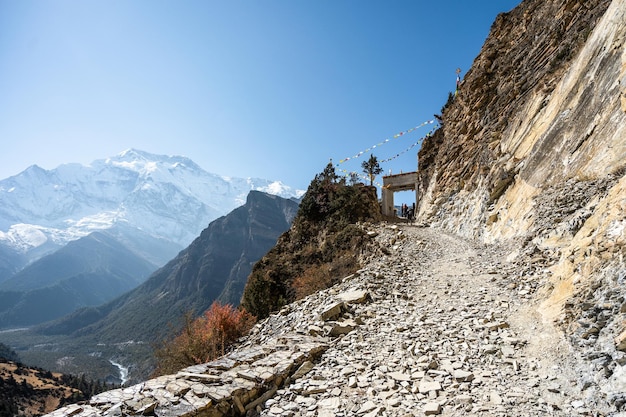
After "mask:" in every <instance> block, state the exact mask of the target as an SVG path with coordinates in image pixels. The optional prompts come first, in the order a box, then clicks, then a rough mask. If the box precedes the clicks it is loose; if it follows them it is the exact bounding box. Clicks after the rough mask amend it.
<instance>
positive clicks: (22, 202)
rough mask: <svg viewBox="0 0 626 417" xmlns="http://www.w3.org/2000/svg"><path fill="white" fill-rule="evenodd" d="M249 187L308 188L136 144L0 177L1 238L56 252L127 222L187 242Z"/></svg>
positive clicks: (25, 248) (19, 246)
mask: <svg viewBox="0 0 626 417" xmlns="http://www.w3.org/2000/svg"><path fill="white" fill-rule="evenodd" d="M250 190H259V191H264V192H267V193H269V194H274V195H278V196H281V197H284V198H290V197H300V196H301V195H302V194H303V191H300V190H294V189H292V188H290V187H288V186H286V185H284V184H283V183H281V182H277V181H269V180H263V179H257V178H234V177H224V176H220V175H217V174H212V173H209V172H206V171H205V170H203V169H202V168H200V167H199V166H198V165H196V164H195V163H194V162H193V161H192V160H191V159H189V158H186V157H182V156H163V155H154V154H150V153H148V152H143V151H139V150H136V149H129V150H126V151H124V152H122V153H120V154H118V155H116V156H114V157H111V158H107V159H102V160H96V161H94V162H92V163H91V164H90V165H87V166H85V165H81V164H75V163H70V164H64V165H61V166H59V167H57V168H55V169H52V170H44V169H42V168H40V167H38V166H36V165H33V166H31V167H30V168H28V169H26V170H25V171H23V172H21V173H20V174H18V175H15V176H13V177H10V178H7V179H4V180H1V181H0V244H1V245H3V246H6V247H8V248H11V249H12V250H16V251H18V252H19V253H38V256H41V254H42V252H43V253H46V252H49V250H44V249H43V248H48V247H49V248H50V249H53V248H58V247H60V246H62V245H64V244H66V243H67V242H69V241H72V240H75V239H78V238H80V237H83V236H86V235H88V234H89V233H91V232H93V231H96V230H103V229H110V228H112V227H113V226H123V227H124V228H126V229H127V228H129V227H130V228H133V229H139V230H141V231H142V232H143V233H147V234H149V235H151V236H153V237H155V238H159V239H166V240H169V241H171V242H174V243H176V244H177V245H179V246H180V247H181V248H183V247H186V246H187V245H188V244H189V243H190V242H191V241H192V240H193V239H194V238H196V237H197V236H198V235H199V233H200V232H201V231H202V230H203V229H204V228H205V227H206V226H207V225H208V224H209V222H210V221H212V220H214V219H216V218H217V217H220V216H222V215H225V214H226V213H228V212H230V211H231V210H233V209H234V208H236V207H238V206H241V205H243V204H244V203H245V201H246V196H247V195H248V192H249V191H250ZM30 260H32V259H30Z"/></svg>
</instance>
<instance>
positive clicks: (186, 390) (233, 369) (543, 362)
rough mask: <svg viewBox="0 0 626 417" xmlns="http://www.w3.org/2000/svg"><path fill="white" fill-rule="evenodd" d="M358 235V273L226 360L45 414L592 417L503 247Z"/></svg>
mask: <svg viewBox="0 0 626 417" xmlns="http://www.w3.org/2000/svg"><path fill="white" fill-rule="evenodd" d="M369 227H370V229H369V230H370V235H371V236H372V239H376V240H377V241H378V242H379V243H380V246H381V253H379V254H372V255H370V258H369V259H368V260H367V262H366V264H367V266H366V267H365V268H364V269H363V270H361V271H359V272H358V273H357V274H355V275H353V276H350V277H347V278H345V279H344V280H343V282H342V283H340V284H339V285H337V286H335V287H333V288H330V289H328V290H325V291H321V292H319V293H317V294H314V295H312V296H310V297H307V298H306V299H303V300H300V301H298V302H296V303H293V304H292V305H290V306H287V307H285V308H284V309H283V310H282V311H281V312H280V313H277V314H275V315H273V316H271V317H270V318H268V319H266V320H264V321H262V322H261V323H259V324H258V325H257V326H255V328H254V329H253V331H252V333H251V334H250V335H249V336H248V337H247V338H246V339H245V340H244V341H243V343H242V344H241V346H239V347H238V348H237V350H235V351H234V352H231V353H230V354H228V355H227V356H226V357H224V358H222V359H220V360H217V361H213V362H211V363H208V364H204V365H198V366H194V367H189V368H187V369H184V370H182V371H181V372H179V373H178V374H176V375H168V376H164V377H160V378H157V379H153V380H150V381H146V382H144V383H142V384H138V385H135V386H132V387H128V388H123V389H119V390H113V391H109V392H107V393H102V394H99V395H97V396H95V397H93V398H92V399H91V400H90V401H89V402H88V403H87V404H78V405H72V406H69V407H65V408H63V409H60V410H57V411H55V412H54V413H51V414H49V416H51V417H58V416H65V415H75V416H121V415H156V416H196V415H197V416H222V415H248V416H258V415H261V416H267V417H270V416H272V417H278V416H280V417H297V416H311V417H314V416H318V417H324V416H365V417H374V416H423V415H442V416H457V415H458V416H460V415H463V416H465V415H475V416H510V415H516V416H545V415H555V416H571V415H598V414H595V413H594V412H593V411H592V410H591V409H590V408H589V407H588V404H587V403H586V401H585V398H582V397H581V396H580V395H579V394H580V392H581V391H580V390H579V389H577V387H576V383H575V382H572V380H571V379H569V378H570V376H569V375H568V372H566V369H567V364H565V363H563V362H559V360H563V357H566V356H567V355H564V354H563V352H560V351H559V349H561V348H563V349H565V346H566V345H565V344H562V343H561V338H560V336H559V335H558V334H557V333H556V332H555V331H554V330H553V329H550V327H549V325H547V324H545V323H542V322H541V321H540V320H538V319H537V317H536V316H535V315H534V314H533V309H532V308H529V302H530V300H531V299H532V296H533V291H534V288H535V287H536V286H537V285H539V284H538V283H537V277H536V276H534V275H533V274H534V273H535V272H536V271H535V272H533V270H532V268H531V269H528V268H527V269H525V270H521V269H520V268H519V265H514V264H511V263H509V262H507V261H506V260H505V259H506V257H507V255H508V254H509V253H510V252H511V251H510V250H506V248H499V249H498V253H496V252H494V248H484V247H475V246H473V245H472V244H470V243H468V242H464V241H462V240H459V239H458V238H456V237H451V236H448V235H445V234H442V232H440V231H437V230H433V229H430V228H420V227H416V226H382V225H381V226H369ZM546 326H547V327H546ZM539 335H542V336H541V337H538V336H539ZM555 364H562V368H561V367H559V366H556V367H555Z"/></svg>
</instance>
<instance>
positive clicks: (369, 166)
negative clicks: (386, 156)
mask: <svg viewBox="0 0 626 417" xmlns="http://www.w3.org/2000/svg"><path fill="white" fill-rule="evenodd" d="M361 167H362V168H363V172H364V173H365V174H367V176H368V177H369V179H370V187H371V186H373V185H374V178H376V175H378V174H380V173H381V172H383V169H382V168H381V167H380V164H379V163H378V158H376V157H375V156H374V155H370V159H368V160H367V161H363V163H362V164H361Z"/></svg>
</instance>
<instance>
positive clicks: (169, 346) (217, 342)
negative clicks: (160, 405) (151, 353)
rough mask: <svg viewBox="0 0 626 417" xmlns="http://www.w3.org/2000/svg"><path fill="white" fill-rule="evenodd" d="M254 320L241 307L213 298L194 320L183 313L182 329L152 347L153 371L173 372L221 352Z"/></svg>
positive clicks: (250, 325)
mask: <svg viewBox="0 0 626 417" xmlns="http://www.w3.org/2000/svg"><path fill="white" fill-rule="evenodd" d="M254 322H255V318H254V316H252V315H250V314H249V313H248V312H246V311H245V310H238V309H235V308H234V307H233V306H232V305H230V304H221V303H219V302H217V301H216V302H214V303H213V304H212V305H211V307H210V308H209V309H208V310H207V311H205V313H204V314H203V315H202V316H200V317H198V318H197V319H195V320H194V319H192V318H191V314H187V315H186V316H185V326H184V328H183V330H182V332H181V333H180V334H179V335H178V336H176V337H175V338H174V339H172V340H170V341H167V342H165V343H164V344H163V346H162V347H161V348H159V349H157V350H156V351H155V356H156V358H157V371H156V372H155V374H156V375H163V374H167V373H172V372H176V371H179V370H180V369H181V368H184V367H186V366H190V365H194V364H200V363H205V362H209V361H211V360H213V359H215V358H218V357H220V356H222V355H224V354H225V353H226V351H227V349H228V347H230V346H231V345H232V344H233V343H234V342H235V341H237V339H239V338H240V337H241V336H243V335H245V334H246V333H247V332H248V331H249V330H250V328H252V325H253V324H254Z"/></svg>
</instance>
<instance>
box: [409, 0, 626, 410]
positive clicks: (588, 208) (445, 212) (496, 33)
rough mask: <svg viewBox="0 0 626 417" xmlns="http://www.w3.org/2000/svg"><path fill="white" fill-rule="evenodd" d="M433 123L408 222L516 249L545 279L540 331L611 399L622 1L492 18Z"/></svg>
mask: <svg viewBox="0 0 626 417" xmlns="http://www.w3.org/2000/svg"><path fill="white" fill-rule="evenodd" d="M442 120H443V126H442V128H441V129H439V131H438V132H436V134H435V135H434V136H433V138H432V139H431V140H430V141H429V142H427V143H425V144H424V146H423V148H422V150H421V151H420V153H419V172H420V177H419V181H420V196H419V197H420V205H419V212H418V221H421V222H423V223H428V224H431V225H433V226H436V227H440V228H443V229H445V230H447V231H450V232H454V233H456V234H459V235H462V236H466V237H469V238H478V239H481V240H482V241H483V242H485V243H498V242H505V241H510V240H511V239H518V240H519V241H520V242H522V243H521V245H520V248H519V251H518V252H519V253H524V254H525V255H528V254H533V253H534V256H535V257H536V259H537V264H538V265H541V266H542V267H543V268H544V270H543V273H542V274H541V275H542V278H545V279H546V281H545V282H547V284H546V285H545V286H543V288H542V291H540V292H539V298H538V299H537V302H538V310H539V311H540V312H541V313H542V316H543V318H544V319H546V320H549V321H555V322H556V323H558V324H560V328H561V329H562V330H564V332H565V334H566V335H567V336H568V337H569V339H570V341H571V344H572V348H573V349H574V350H573V352H575V354H576V355H579V356H580V358H581V360H582V361H585V360H589V361H590V362H589V363H590V364H591V365H590V373H591V374H592V375H594V376H593V377H592V378H594V379H596V380H603V381H604V384H605V385H606V386H612V385H614V382H615V380H619V379H620V378H623V365H624V362H625V359H624V358H623V352H624V351H625V350H626V314H625V313H626V303H625V300H626V293H625V291H624V285H625V283H626V281H625V279H626V261H625V259H624V258H625V255H626V247H625V245H624V243H625V241H626V233H625V232H626V177H625V175H624V174H625V172H626V1H625V0H613V1H604V0H593V1H585V2H580V1H574V0H565V1H558V2H557V1H550V2H544V1H539V0H527V1H524V2H522V4H521V5H520V6H518V7H517V8H516V9H514V10H513V11H512V12H510V13H508V14H503V15H500V16H498V18H497V20H496V22H495V23H494V25H493V27H492V29H491V33H490V35H489V38H488V39H487V41H486V43H485V45H484V47H483V49H482V51H481V53H480V55H479V56H478V57H477V58H476V60H475V61H474V64H473V66H472V68H471V69H470V70H469V71H468V72H467V74H466V76H465V77H464V80H463V82H462V84H461V88H460V94H459V95H458V96H457V98H456V99H455V101H454V102H452V103H450V104H449V105H448V106H447V107H446V108H445V109H444V111H443V114H442ZM513 255H515V254H513ZM598 358H603V359H601V360H598ZM599 362H602V363H603V365H602V366H600V367H598V366H596V365H593V364H594V363H599ZM618 370H622V371H620V372H621V373H620V372H618ZM596 372H597V374H596ZM625 401H626V400H625Z"/></svg>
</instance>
